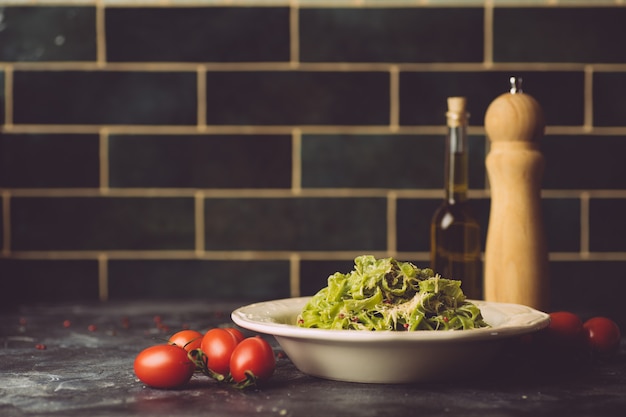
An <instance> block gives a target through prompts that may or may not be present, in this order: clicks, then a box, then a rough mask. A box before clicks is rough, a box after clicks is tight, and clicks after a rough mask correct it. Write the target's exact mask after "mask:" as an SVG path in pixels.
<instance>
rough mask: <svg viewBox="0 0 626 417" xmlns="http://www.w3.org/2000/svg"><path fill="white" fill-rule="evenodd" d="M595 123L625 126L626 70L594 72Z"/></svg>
mask: <svg viewBox="0 0 626 417" xmlns="http://www.w3.org/2000/svg"><path fill="white" fill-rule="evenodd" d="M592 103H593V124H594V125H595V126H624V125H625V124H626V116H625V115H626V72H596V73H594V74H593V101H592Z"/></svg>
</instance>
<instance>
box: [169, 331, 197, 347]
mask: <svg viewBox="0 0 626 417" xmlns="http://www.w3.org/2000/svg"><path fill="white" fill-rule="evenodd" d="M203 336H204V335H203V334H202V333H200V332H198V331H196V330H181V331H179V332H177V333H174V334H173V335H172V336H171V337H170V338H169V340H168V342H169V343H170V344H173V345H176V346H180V347H181V348H183V349H185V350H186V351H187V352H189V351H191V350H194V349H198V348H199V347H200V344H201V343H202V337H203Z"/></svg>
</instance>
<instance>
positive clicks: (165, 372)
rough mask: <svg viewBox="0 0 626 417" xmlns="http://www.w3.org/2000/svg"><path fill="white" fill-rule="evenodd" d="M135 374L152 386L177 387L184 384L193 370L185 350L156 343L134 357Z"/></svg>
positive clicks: (193, 367)
mask: <svg viewBox="0 0 626 417" xmlns="http://www.w3.org/2000/svg"><path fill="white" fill-rule="evenodd" d="M134 369H135V375H137V378H139V380H141V382H143V383H144V384H146V385H149V386H151V387H154V388H177V387H180V386H181V385H184V384H186V383H187V382H189V379H191V376H192V375H193V373H194V371H195V369H196V368H195V365H194V364H193V363H192V362H191V361H190V360H189V358H188V357H187V351H186V350H185V349H183V348H181V347H179V346H175V345H169V344H165V345H156V346H151V347H149V348H146V349H144V350H143V351H141V352H140V353H139V355H137V357H136V358H135V364H134Z"/></svg>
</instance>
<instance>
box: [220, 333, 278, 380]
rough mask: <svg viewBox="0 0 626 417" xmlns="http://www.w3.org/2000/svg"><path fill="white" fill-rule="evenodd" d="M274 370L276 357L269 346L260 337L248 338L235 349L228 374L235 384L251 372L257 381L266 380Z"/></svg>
mask: <svg viewBox="0 0 626 417" xmlns="http://www.w3.org/2000/svg"><path fill="white" fill-rule="evenodd" d="M275 368H276V357H275V356H274V351H273V350H272V347H271V346H270V344H269V343H268V342H267V341H266V340H265V339H262V338H261V337H260V336H254V337H248V338H247V339H244V340H243V341H242V342H241V343H239V345H237V347H236V348H235V351H234V352H233V354H232V357H231V358H230V373H231V375H232V377H233V380H234V381H235V382H243V381H245V380H246V379H247V375H246V371H248V372H252V374H254V376H255V377H256V379H257V380H258V381H263V380H266V379H268V378H269V377H270V376H272V374H273V373H274V369H275Z"/></svg>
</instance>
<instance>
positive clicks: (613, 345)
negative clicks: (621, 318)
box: [583, 317, 621, 357]
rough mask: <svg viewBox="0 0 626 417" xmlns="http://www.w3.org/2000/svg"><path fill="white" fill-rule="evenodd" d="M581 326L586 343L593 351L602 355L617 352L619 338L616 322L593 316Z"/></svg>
mask: <svg viewBox="0 0 626 417" xmlns="http://www.w3.org/2000/svg"><path fill="white" fill-rule="evenodd" d="M583 327H584V329H585V331H586V336H587V343H588V345H589V348H590V349H591V351H592V352H593V353H595V354H598V355H600V356H604V357H611V356H613V355H615V354H617V351H618V350H619V343H620V338H621V333H620V329H619V326H618V325H617V323H615V322H614V321H613V320H611V319H609V318H606V317H593V318H591V319H589V320H587V321H586V322H585V323H584V324H583Z"/></svg>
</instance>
